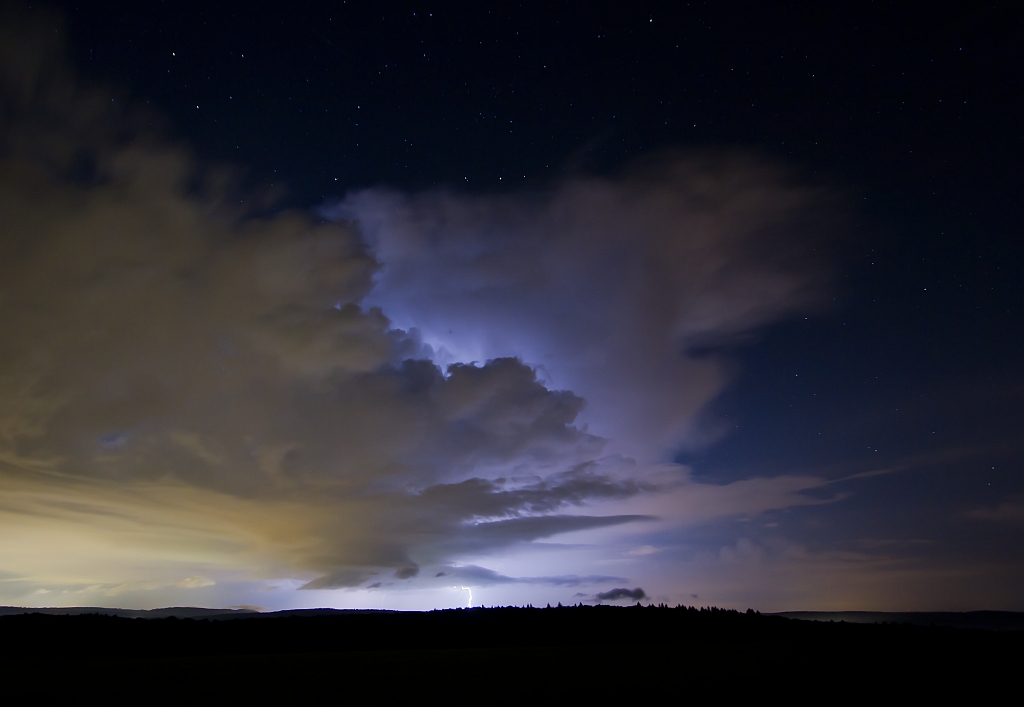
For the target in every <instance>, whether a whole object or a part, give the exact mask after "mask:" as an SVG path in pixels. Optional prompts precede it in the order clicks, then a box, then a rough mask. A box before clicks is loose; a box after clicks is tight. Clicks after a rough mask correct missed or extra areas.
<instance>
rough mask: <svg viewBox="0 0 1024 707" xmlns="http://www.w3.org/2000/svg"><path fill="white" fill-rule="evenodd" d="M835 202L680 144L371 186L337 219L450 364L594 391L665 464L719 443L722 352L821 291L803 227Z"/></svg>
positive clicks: (749, 163)
mask: <svg viewBox="0 0 1024 707" xmlns="http://www.w3.org/2000/svg"><path fill="white" fill-rule="evenodd" d="M828 201H829V197H828V195H827V194H825V193H824V192H823V191H822V190H821V189H815V188H809V187H806V186H802V185H800V184H797V183H796V182H794V180H793V179H792V178H791V177H790V176H789V175H788V174H787V173H786V172H785V171H784V170H782V169H781V168H780V167H779V166H778V165H775V164H772V163H769V162H767V161H765V160H761V159H757V158H755V157H753V156H751V155H750V154H746V153H741V152H737V151H733V152H703V153H701V152H691V153H684V152H677V153H667V154H661V155H659V156H657V157H652V158H650V159H648V160H645V161H642V162H640V163H637V164H635V165H633V166H632V167H631V168H628V169H626V170H625V171H624V172H623V173H622V174H621V175H619V176H617V177H588V176H573V177H568V178H566V179H564V180H562V181H561V182H558V183H556V184H554V185H552V186H551V187H549V188H547V189H544V190H539V191H536V192H533V193H527V194H512V195H510V194H496V195H467V194H459V193H456V192H452V191H448V190H445V189H438V190H433V191H428V192H424V193H419V194H403V193H398V192H393V191H387V190H379V189H378V190H366V191H361V192H356V193H353V194H350V195H348V196H347V197H346V198H345V199H344V200H342V201H340V202H339V203H337V204H335V205H333V206H331V207H328V208H325V209H324V213H325V214H327V215H329V216H332V217H334V218H337V219H343V220H347V221H348V222H351V223H354V224H356V225H357V226H358V227H359V228H360V230H361V231H362V232H363V233H364V236H365V238H366V239H367V242H368V243H369V244H370V246H371V249H372V252H373V253H374V254H375V255H376V257H377V258H378V260H379V261H380V263H381V269H380V270H379V271H377V272H376V273H375V274H374V278H375V287H374V289H373V290H372V292H370V293H369V294H368V300H367V301H370V302H373V303H375V304H377V305H380V306H382V307H383V308H384V309H385V310H386V311H387V312H389V314H390V316H392V317H393V318H394V319H395V321H396V323H398V324H399V325H401V326H406V327H416V328H417V329H418V330H419V331H420V332H421V333H422V334H423V336H424V338H425V340H426V341H427V342H429V343H430V344H431V345H432V346H433V347H434V348H435V355H436V356H438V357H439V358H440V359H445V358H446V357H447V358H452V359H456V360H474V359H476V360H487V359H490V358H494V357H497V356H509V355H515V356H518V357H520V358H522V359H523V360H524V361H526V362H527V363H529V364H532V365H535V366H539V367H541V369H542V370H543V371H544V373H545V375H546V376H547V377H548V378H547V380H549V381H551V382H552V383H553V384H554V385H556V386H557V387H564V388H567V389H571V390H573V391H574V392H575V393H577V394H579V395H581V396H583V397H584V398H585V399H586V400H587V403H588V407H587V409H586V410H585V411H584V412H583V413H582V417H581V420H582V421H584V422H586V423H589V424H590V425H591V430H592V431H594V432H595V433H596V434H599V435H602V436H604V437H606V438H608V439H609V440H610V441H611V444H612V445H613V449H614V450H615V451H617V452H620V453H623V454H626V455H628V456H630V457H632V458H635V459H638V460H643V461H660V460H664V459H665V457H666V456H668V455H671V454H672V453H673V452H675V451H677V450H678V448H679V447H680V446H681V445H684V444H688V443H700V442H702V441H706V440H704V439H701V438H700V437H701V435H700V433H699V431H698V430H697V429H695V427H694V421H695V420H696V419H697V414H698V412H699V411H700V410H701V409H702V408H703V407H704V406H705V405H706V404H707V403H708V402H709V401H710V400H711V399H713V398H714V397H715V396H716V395H717V394H718V393H719V392H720V391H721V389H722V387H723V386H724V385H725V384H726V382H727V380H728V368H727V367H726V366H724V365H723V359H722V357H720V356H716V355H714V353H715V352H716V350H717V351H720V350H721V349H722V348H723V347H728V346H729V345H732V344H735V343H736V342H737V341H742V340H744V339H746V338H748V337H750V335H751V334H752V333H753V332H756V330H757V329H758V327H761V326H764V325H766V324H769V323H772V322H775V321H778V320H779V319H780V318H781V317H784V316H788V315H791V314H793V313H794V312H796V311H805V310H807V309H810V308H814V307H816V306H818V305H819V304H820V303H821V298H822V295H823V293H824V292H825V289H824V283H825V272H826V271H825V269H824V267H823V262H822V260H821V259H820V258H818V257H816V256H815V251H814V250H813V246H812V245H810V244H809V243H811V241H809V240H808V236H809V235H821V233H820V232H821V231H822V229H824V228H825V226H826V224H827V219H824V218H823V217H822V215H823V207H824V205H825V204H826V203H828ZM815 232H817V233H815ZM812 240H813V239H812ZM819 245H820V243H819Z"/></svg>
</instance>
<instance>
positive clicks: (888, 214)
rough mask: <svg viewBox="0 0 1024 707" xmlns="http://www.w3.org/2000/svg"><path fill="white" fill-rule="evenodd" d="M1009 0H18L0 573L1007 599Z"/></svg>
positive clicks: (201, 585)
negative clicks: (921, 1)
mask: <svg viewBox="0 0 1024 707" xmlns="http://www.w3.org/2000/svg"><path fill="white" fill-rule="evenodd" d="M1022 36H1024V11H1022V10H1021V9H1020V8H1019V6H1017V5H1016V4H1015V3H986V4H978V3H973V4H970V7H968V5H967V4H963V5H961V6H960V7H955V6H954V4H949V5H942V6H941V7H940V6H936V5H917V4H910V3H905V4H903V3H882V2H874V3H867V2H864V3H854V4H850V5H849V6H845V5H841V4H833V3H828V4H783V3H768V4H763V3H749V4H748V3H706V4H705V3H642V2H633V3H621V4H619V5H611V4H599V5H595V4H593V3H536V4H532V3H523V4H520V3H458V4H454V3H405V2H399V3H387V2H372V3H371V2H360V1H349V2H334V3H315V2H311V3H296V4H295V5H294V7H293V6H286V5H278V6H265V7H262V8H260V9H258V10H257V9H256V8H254V6H252V5H251V4H243V3H232V2H220V3H201V4H189V3H170V2H166V3H165V2H161V3H141V4H140V3H126V2H104V3H75V2H60V3H54V4H51V5H47V6H42V5H38V4H25V3H15V4H9V5H5V6H4V9H3V12H2V15H0V52H2V54H0V97H2V101H3V113H2V120H3V123H2V128H0V131H2V132H0V229H2V230H0V604H11V605H25V606H47V605H48V606H65V605H90V606H97V605H102V606H121V607H132V608H149V607H157V606H169V605H189V606H211V607H227V606H253V607H261V608H267V609H281V608H290V607H305V606H335V607H376V608H391V609H427V608H434V607H447V606H466V605H468V604H469V603H470V602H472V604H473V605H479V604H486V605H494V604H502V605H506V604H516V605H525V604H527V603H533V604H544V603H548V602H550V603H555V602H556V601H561V602H566V603H576V602H581V601H582V602H604V603H635V602H636V601H637V600H638V599H641V600H650V601H654V602H667V603H671V604H676V603H685V604H698V605H711V604H714V605H719V606H727V607H735V608H746V607H748V606H752V607H754V608H758V609H761V610H764V611H769V610H799V609H806V610H855V609H863V610H901V611H905V610H973V609H1007V610H1018V611H1024V466H1022V464H1024V454H1022V452H1024V448H1022V440H1024V365H1022V364H1024V335H1022V324H1024V319H1022V315H1024V306H1022V305H1024V301H1022V299H1024V298H1022V295H1024V292H1022V286H1024V245H1022V244H1024V238H1022V235H1024V220H1022V217H1021V201H1022V196H1024V189H1022V188H1024V166H1022V165H1024V128H1022V126H1024V92H1022V90H1021V89H1022V86H1024V56H1022V50H1021V42H1020V38H1021V37H1022Z"/></svg>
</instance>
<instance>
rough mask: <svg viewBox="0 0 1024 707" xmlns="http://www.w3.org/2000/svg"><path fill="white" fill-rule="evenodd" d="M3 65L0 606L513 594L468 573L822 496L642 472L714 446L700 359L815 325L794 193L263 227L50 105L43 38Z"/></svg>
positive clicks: (140, 140)
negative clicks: (463, 588)
mask: <svg viewBox="0 0 1024 707" xmlns="http://www.w3.org/2000/svg"><path fill="white" fill-rule="evenodd" d="M0 45H2V46H3V52H4V54H3V61H2V62H0V71H2V76H0V81H2V94H3V100H4V106H5V113H4V121H5V122H4V124H3V131H2V135H0V139H2V157H0V192H2V195H3V199H2V200H0V222H3V223H4V224H5V230H4V235H3V238H2V240H0V327H2V330H3V337H2V338H0V486H2V504H0V528H2V532H3V534H4V537H5V539H7V540H8V542H5V543H4V544H3V548H2V549H0V562H2V564H0V570H3V571H4V572H6V573H7V574H5V575H4V576H3V577H0V579H2V580H3V581H4V582H7V584H5V585H4V586H5V587H14V586H15V585H17V586H19V587H22V586H24V587H30V586H34V587H55V588H56V587H65V588H85V589H88V588H99V589H97V590H96V591H105V592H107V593H108V594H117V593H118V592H120V591H122V590H123V588H129V589H131V588H135V589H140V588H141V589H146V588H147V587H157V588H159V587H165V588H166V587H178V588H180V589H181V590H182V591H191V590H194V589H195V588H197V587H208V586H211V585H213V584H214V581H215V580H214V579H210V578H209V577H211V576H215V577H220V576H223V575H224V573H235V574H236V575H237V576H244V577H247V578H252V579H267V580H273V579H278V578H292V579H295V580H296V581H297V582H300V583H305V584H304V586H306V587H308V588H311V589H329V588H337V587H354V586H364V585H369V584H370V583H372V582H379V581H384V580H386V581H388V582H392V583H394V582H403V583H405V584H406V585H409V586H412V585H414V584H416V583H417V582H428V581H434V579H435V578H440V577H442V576H448V575H450V576H452V577H457V578H458V579H459V580H460V581H466V582H470V583H472V582H477V583H482V584H487V583H491V584H494V583H508V582H511V581H512V580H515V579H516V578H514V577H512V578H509V577H506V576H505V575H503V574H499V573H496V572H495V571H494V570H491V569H487V568H482V567H476V566H475V565H473V564H472V563H473V562H474V561H476V559H477V558H482V557H487V556H488V555H490V554H493V553H495V552H497V551H500V550H502V549H503V548H509V547H513V546H515V547H522V546H523V545H524V544H528V543H531V542H533V541H536V540H539V539H543V538H550V537H553V536H556V535H559V534H563V533H569V532H573V533H579V532H580V531H592V530H593V531H596V530H598V529H602V528H604V529H608V528H618V527H620V526H624V525H625V524H632V523H642V522H650V521H652V520H653V519H654V518H655V517H657V518H660V519H661V520H662V522H670V523H685V522H686V518H685V509H686V508H687V507H688V506H687V504H686V503H678V504H677V503H674V502H672V501H671V499H673V498H679V497H680V496H679V495H680V494H683V495H686V494H687V493H689V492H688V491H687V489H691V490H694V491H695V492H696V495H693V494H691V495H690V497H691V498H702V499H705V501H704V502H702V505H703V506H704V507H705V508H716V509H719V510H717V511H716V512H715V513H712V514H711V515H709V516H708V517H707V518H706V519H711V518H714V517H718V518H720V517H723V516H729V515H736V514H744V513H749V512H758V511H759V510H762V509H763V508H768V507H770V508H778V507H784V506H786V505H792V504H799V503H808V502H811V500H810V499H808V498H805V497H803V496H801V495H800V494H801V492H802V491H804V490H806V489H808V488H812V487H814V486H815V485H816V484H817V483H818V480H814V479H797V480H794V479H792V478H788V477H787V478H783V479H782V480H781V481H780V482H779V483H774V484H773V483H771V482H770V481H767V480H762V481H763V483H762V484H761V486H767V487H770V488H766V489H762V490H761V491H758V492H757V493H753V494H751V493H749V490H750V489H751V488H754V486H756V484H754V485H751V483H749V482H739V485H732V486H731V487H712V486H707V485H696V484H693V483H692V482H691V481H689V479H688V476H687V470H686V469H685V467H679V466H676V465H671V464H668V465H666V464H664V463H661V462H664V460H665V458H666V455H667V454H670V453H671V452H672V451H673V450H674V449H677V448H678V447H679V446H680V445H685V444H699V443H700V442H701V441H702V439H703V438H704V437H706V435H707V434H708V433H707V432H706V431H703V432H702V431H701V430H698V429H697V427H696V421H697V419H698V415H699V413H700V411H701V410H702V409H703V407H704V406H705V405H706V404H707V403H708V402H709V401H710V400H712V399H713V398H714V397H715V396H716V395H717V394H718V393H719V392H720V391H721V389H722V386H723V385H724V384H725V382H726V381H727V368H726V367H725V364H724V362H723V359H721V358H720V357H719V356H717V355H714V354H713V353H712V354H709V353H708V350H712V351H713V350H714V349H715V347H718V346H721V345H722V344H723V343H727V342H734V341H736V340H737V339H740V338H742V337H744V336H747V335H749V334H750V332H751V331H752V330H754V329H755V328H756V327H758V326H763V325H766V324H768V323H770V322H772V321H775V320H777V319H778V318H780V317H783V316H786V315H787V314H789V313H792V312H793V311H795V310H797V309H799V308H802V307H808V306H813V305H814V303H815V302H816V300H817V298H818V294H819V287H820V283H821V275H820V271H819V270H818V269H817V267H816V266H813V265H811V264H808V262H807V260H806V256H807V253H806V252H804V250H803V249H802V248H801V247H800V245H799V244H800V243H801V241H800V239H798V238H794V237H793V236H794V233H795V232H796V231H798V230H800V229H801V228H803V227H805V226H806V225H807V220H808V219H809V218H810V217H811V215H812V214H813V213H814V211H815V209H816V208H817V206H818V204H819V202H820V195H818V194H816V193H814V192H812V191H808V190H806V189H803V188H799V187H795V186H791V185H790V183H789V182H788V181H787V179H786V178H785V177H784V175H782V174H781V173H780V172H779V171H778V169H776V168H774V167H772V166H770V165H766V164H764V163H762V162H758V161H755V160H751V159H750V158H747V157H743V156H741V155H735V154H734V155H704V156H696V157H686V158H684V157H680V156H678V155H675V156H668V157H665V158H664V159H663V160H662V161H660V162H657V163H651V164H647V165H642V166H639V167H637V168H636V170H634V171H633V172H629V173H626V174H624V175H622V176H621V177H619V178H616V179H597V178H582V177H580V178H574V179H569V180H567V181H565V182H562V183H560V184H557V185H555V186H553V187H552V188H551V189H550V190H547V191H544V192H538V193H534V194H531V195H528V196H494V197H487V196H484V197H473V196H465V195H457V194H453V193H449V192H443V191H438V192H429V193H424V194H412V195H408V194H400V193H396V192H386V191H369V192H361V193H358V194H355V195H353V196H351V197H350V198H348V199H347V200H345V201H344V202H342V204H341V205H340V206H339V207H338V208H337V210H336V211H335V212H334V213H335V214H336V215H337V216H339V217H342V216H343V217H347V218H349V219H351V220H352V222H341V223H323V222H321V221H320V220H319V219H315V218H312V217H311V216H310V215H309V214H305V213H300V212H286V213H280V214H277V215H274V216H270V217H262V216H261V217H257V216H252V215H249V214H247V213H245V212H244V211H243V210H242V208H241V207H238V206H234V205H232V204H230V203H229V202H228V201H227V200H225V199H223V198H220V197H217V196H213V195H211V194H213V193H214V192H215V191H216V190H214V189H212V188H211V186H210V185H211V182H210V181H209V180H207V181H204V179H206V176H204V172H203V171H202V170H201V169H200V168H199V167H198V166H197V164H196V163H195V162H194V160H193V159H192V158H191V157H190V156H189V155H188V153H187V152H186V151H184V150H183V149H181V148H178V147H175V146H172V145H169V144H167V143H166V142H162V141H160V140H157V139H155V138H153V137H151V136H149V135H147V133H146V132H145V131H134V132H133V130H134V129H133V128H132V125H133V123H132V121H131V119H130V117H128V116H124V115H120V114H118V113H117V111H116V109H115V108H113V107H112V106H111V105H110V103H108V102H107V101H106V98H104V97H102V96H100V95H99V94H96V93H94V92H91V91H90V90H89V89H87V88H83V87H82V86H81V85H80V84H79V83H77V82H76V81H75V80H73V78H72V77H70V75H69V73H68V70H67V68H66V67H65V66H64V65H63V64H62V63H61V61H60V59H59V50H60V46H59V41H58V40H51V39H50V38H49V35H48V34H47V33H46V32H43V31H36V30H33V31H15V30H13V29H11V25H8V27H7V30H6V32H5V34H4V36H3V41H2V42H0ZM207 176H208V175H207ZM197 185H198V186H197ZM364 239H365V240H364ZM367 244H368V245H369V246H370V249H369V250H368V249H367ZM389 317H395V318H396V320H397V322H396V324H397V325H400V327H401V328H397V327H396V326H395V325H393V324H392V321H391V319H389ZM413 326H416V327H419V328H420V330H421V331H422V332H424V334H422V335H421V334H420V333H418V332H417V331H415V330H413V329H412V327H413ZM423 336H425V337H426V338H425V339H424V338H423ZM696 349H703V352H702V353H701V355H696V354H695V353H693V352H694V351H695V350H696ZM474 358H475V360H476V361H482V362H483V363H469V362H468V361H472V360H473V359H474ZM459 361H461V363H460V362H459ZM449 362H454V365H451V366H450V367H445V368H442V366H441V365H439V364H445V363H449ZM538 371H540V376H538ZM588 405H589V407H587V406H588ZM581 414H584V415H585V416H586V417H585V418H582V419H581V417H580V416H581ZM583 421H585V422H587V423H588V424H589V425H590V427H589V429H585V428H584V427H583V425H582V424H581V423H582V422H583ZM702 436H703V437H702ZM743 484H746V485H743ZM698 486H699V488H697V487H698ZM757 488H761V487H760V486H758V487H757ZM762 491H763V492H762ZM691 505H692V504H691ZM697 515H700V513H698V514H697ZM701 517H702V518H704V516H701ZM421 567H432V568H442V569H441V573H435V572H431V573H429V575H430V576H429V577H428V576H426V575H427V574H428V573H426V572H423V573H421V571H420V568H421ZM443 568H449V569H448V572H445V570H444V569H443ZM218 573H219V574H218ZM442 573H444V574H442ZM534 574H536V576H533V577H532V578H530V577H526V578H524V579H523V580H522V581H524V582H527V583H544V582H547V583H549V584H555V585H559V584H560V585H575V584H579V583H588V582H589V583H594V584H600V583H602V582H617V583H621V582H622V581H624V578H623V577H619V576H609V575H605V574H603V573H587V574H584V575H579V576H576V575H562V574H557V575H555V574H546V573H543V574H540V573H534ZM567 577H568V579H567ZM572 577H574V578H572ZM437 581H442V580H440V579H438V580H437ZM12 582H13V583H12ZM0 591H2V590H0ZM10 591H11V592H13V591H14V590H13V589H12V590H10ZM19 591H20V590H19ZM10 595H11V594H10V592H8V593H7V594H6V595H4V596H10Z"/></svg>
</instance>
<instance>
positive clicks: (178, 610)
mask: <svg viewBox="0 0 1024 707" xmlns="http://www.w3.org/2000/svg"><path fill="white" fill-rule="evenodd" d="M388 611H389V610H388V609H284V610H282V611H259V610H257V609H246V608H232V609H207V608H203V607H198V606H168V607H164V608H162V609H111V608H109V607H103V606H44V607H35V606H0V616H17V615H20V614H48V615H51V616H82V615H84V614H99V615H100V616H118V617H121V618H125V619H169V618H172V617H173V618H176V619H209V620H213V621H220V620H225V619H242V618H256V617H261V616H276V617H287V616H327V615H330V614H372V613H376V614H380V613H387V612H388Z"/></svg>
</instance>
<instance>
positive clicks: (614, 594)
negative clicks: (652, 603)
mask: <svg viewBox="0 0 1024 707" xmlns="http://www.w3.org/2000/svg"><path fill="white" fill-rule="evenodd" d="M596 597H597V600H598V601H619V600H620V599H632V600H633V601H640V600H641V599H646V598H647V594H646V593H645V592H644V590H643V589H641V588H640V587H637V588H636V589H625V588H623V587H618V588H616V589H609V590H608V591H607V592H598V593H597V595H596Z"/></svg>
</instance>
